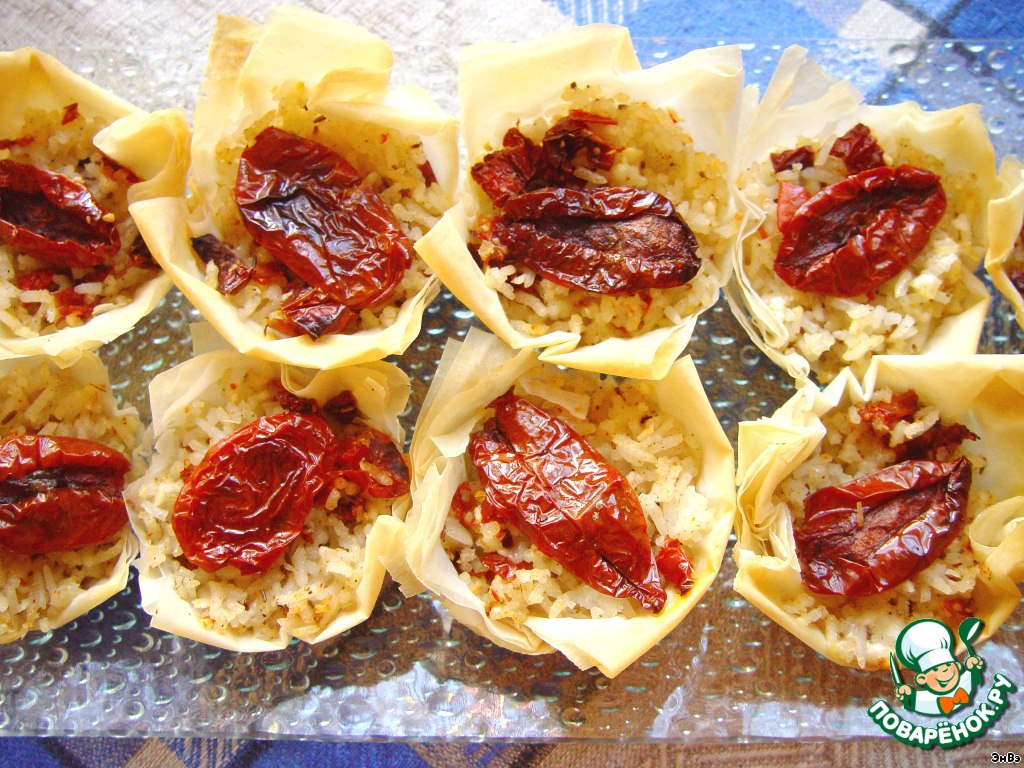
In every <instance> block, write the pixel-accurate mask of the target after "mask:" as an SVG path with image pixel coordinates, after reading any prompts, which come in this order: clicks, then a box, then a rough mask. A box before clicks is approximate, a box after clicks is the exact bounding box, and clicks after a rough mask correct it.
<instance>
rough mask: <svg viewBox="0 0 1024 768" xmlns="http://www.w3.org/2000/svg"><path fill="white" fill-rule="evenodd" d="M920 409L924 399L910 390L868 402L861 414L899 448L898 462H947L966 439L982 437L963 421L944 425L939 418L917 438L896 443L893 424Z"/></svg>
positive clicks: (880, 433)
mask: <svg viewBox="0 0 1024 768" xmlns="http://www.w3.org/2000/svg"><path fill="white" fill-rule="evenodd" d="M920 408H921V400H920V398H919V397H918V396H917V393H916V392H915V391H914V390H912V389H908V390H906V391H904V392H897V393H894V394H893V395H892V396H891V397H890V398H889V399H888V400H884V401H876V402H873V403H868V404H866V405H864V406H862V407H861V408H860V409H859V410H858V413H859V414H860V417H861V419H862V420H863V421H864V422H865V423H866V424H868V425H869V426H870V427H871V428H872V430H873V431H874V432H875V433H876V434H877V435H879V436H881V437H884V438H886V445H888V446H889V447H890V448H892V449H893V450H894V451H895V453H896V460H897V461H907V460H911V459H915V460H917V459H929V460H932V461H946V460H949V459H951V458H952V456H953V453H954V452H955V451H956V450H957V449H958V448H959V447H960V444H961V443H962V442H963V441H964V440H977V439H978V436H977V435H976V434H974V433H973V432H971V430H969V429H968V428H967V427H965V426H964V425H963V424H943V423H942V422H941V421H937V422H935V423H934V424H933V425H932V426H931V427H929V428H928V429H926V430H925V431H924V432H922V433H921V434H920V435H918V436H917V437H914V438H911V439H910V440H905V441H903V442H900V443H896V444H895V445H893V443H892V430H893V427H895V426H896V424H898V423H899V422H902V421H908V422H909V421H910V420H911V419H912V418H913V417H914V414H915V413H917V411H918V410H920Z"/></svg>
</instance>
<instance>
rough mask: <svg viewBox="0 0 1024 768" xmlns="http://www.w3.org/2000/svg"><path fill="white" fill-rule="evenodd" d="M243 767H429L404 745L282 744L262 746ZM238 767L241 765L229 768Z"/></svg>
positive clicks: (293, 742) (287, 742)
mask: <svg viewBox="0 0 1024 768" xmlns="http://www.w3.org/2000/svg"><path fill="white" fill-rule="evenodd" d="M243 765H244V766H245V768H306V766H310V765H315V766H318V768H430V766H429V765H428V764H427V763H425V762H424V761H423V760H422V759H421V758H420V756H419V755H417V754H416V752H415V751H414V750H413V749H412V747H410V746H406V745H404V744H378V743H365V744H363V743H357V744H328V743H323V742H300V741H286V742H275V743H273V744H268V745H266V746H265V747H264V749H263V751H262V752H260V754H259V755H258V756H257V757H255V758H254V759H252V760H251V761H246V762H244V763H243ZM232 768H242V765H238V766H232Z"/></svg>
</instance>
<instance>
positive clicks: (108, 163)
mask: <svg viewBox="0 0 1024 768" xmlns="http://www.w3.org/2000/svg"><path fill="white" fill-rule="evenodd" d="M100 169H101V170H102V171H103V174H104V175H105V176H107V177H108V178H111V179H114V180H115V181H118V182H120V183H122V184H138V183H139V182H140V181H142V177H141V176H139V175H138V174H137V173H135V171H133V170H132V169H131V168H129V167H128V166H125V165H121V164H120V163H119V162H117V160H115V159H114V158H112V157H110V155H104V154H102V153H101V154H100Z"/></svg>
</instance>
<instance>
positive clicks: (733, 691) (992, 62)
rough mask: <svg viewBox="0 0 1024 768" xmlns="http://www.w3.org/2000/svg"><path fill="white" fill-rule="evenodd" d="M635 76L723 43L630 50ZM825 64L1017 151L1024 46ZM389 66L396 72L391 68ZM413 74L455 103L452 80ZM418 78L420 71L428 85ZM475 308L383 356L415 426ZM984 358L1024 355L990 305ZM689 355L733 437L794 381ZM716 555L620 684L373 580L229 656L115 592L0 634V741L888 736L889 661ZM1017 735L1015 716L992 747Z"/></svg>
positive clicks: (855, 52) (130, 356)
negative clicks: (789, 628) (329, 610)
mask: <svg viewBox="0 0 1024 768" xmlns="http://www.w3.org/2000/svg"><path fill="white" fill-rule="evenodd" d="M636 43H637V46H638V51H639V53H640V56H641V59H642V60H643V61H644V63H645V65H647V66H649V65H652V64H655V63H657V62H659V61H663V60H665V59H668V58H672V57H674V56H678V55H680V54H682V53H685V52H686V51H688V50H691V49H693V48H697V47H701V46H704V45H714V44H716V41H695V40H679V39H671V40H668V39H661V40H659V39H646V40H643V39H642V40H637V41H636ZM803 44H805V45H806V46H807V47H809V48H810V49H811V52H812V55H813V56H814V57H815V58H816V59H817V60H818V61H819V62H820V63H821V64H823V65H824V66H825V68H826V69H828V70H829V71H830V72H831V73H833V74H834V75H836V76H838V77H845V78H848V79H851V80H852V81H853V82H854V83H856V84H857V86H858V87H860V88H861V89H862V90H863V91H864V93H865V94H866V95H867V97H868V100H869V101H871V102H873V103H886V102H896V101H902V100H905V99H915V100H918V101H920V102H922V103H923V104H924V105H925V106H927V107H930V108H939V107H947V106H953V105H955V104H958V103H962V102H964V101H975V102H979V103H981V104H982V106H983V108H984V113H985V117H986V120H987V122H988V126H989V129H990V131H991V133H992V137H993V140H994V142H995V143H996V147H997V151H998V153H999V154H1000V155H1002V154H1003V153H1005V152H1008V151H1012V150H1013V149H1014V148H1016V151H1017V152H1020V148H1021V147H1022V146H1024V142H1022V136H1024V119H1022V118H1024V89H1022V86H1024V64H1022V53H1024V42H1022V41H1013V42H992V41H989V42H980V43H967V42H962V41H941V42H906V41H900V42H841V41H835V40H830V41H804V43H803ZM784 47H785V45H784V44H783V43H777V44H776V43H772V42H758V43H756V44H750V45H746V46H744V49H745V50H744V56H745V63H746V67H747V79H748V82H753V83H756V84H758V85H761V86H762V87H763V86H764V84H765V83H766V82H767V79H768V77H769V76H770V75H771V72H772V71H773V69H774V67H775V63H776V61H777V59H778V56H779V54H780V53H781V51H782V50H783V48H784ZM64 59H65V61H66V62H67V63H68V64H69V65H70V66H72V67H73V68H74V69H76V70H77V71H79V72H81V73H83V74H85V75H86V76H88V77H91V78H92V79H94V80H95V81H97V82H98V83H100V84H101V85H104V86H106V87H109V88H111V89H113V90H114V91H116V92H118V93H120V94H121V95H123V96H125V97H127V98H130V99H133V100H134V101H135V102H136V103H138V104H139V105H141V106H144V107H149V108H154V107H159V106H166V105H168V104H184V105H186V106H190V105H191V103H192V101H193V98H194V92H195V88H196V86H197V83H198V81H199V77H200V74H201V67H202V64H201V62H197V61H194V60H182V59H175V58H173V57H171V56H165V57H164V58H159V57H158V54H153V53H151V52H150V53H147V54H146V56H145V57H144V56H142V55H140V54H138V53H133V52H132V51H130V50H129V51H123V52H113V51H97V50H73V51H71V52H70V53H69V54H68V55H66V56H64ZM401 77H402V75H399V78H400V79H401ZM431 77H432V78H433V79H431V80H430V82H428V83H426V85H427V87H428V88H430V89H431V90H432V91H433V92H434V93H435V95H437V96H438V97H439V98H440V99H441V100H442V101H447V105H448V106H449V108H453V106H454V96H453V94H454V75H453V73H452V72H451V71H443V70H435V71H434V73H433V75H432V76H431ZM428 79H429V78H428ZM199 319H200V318H199V315H198V313H197V312H196V311H195V310H194V309H193V308H192V307H191V306H189V304H188V303H187V302H186V301H185V300H184V299H183V298H182V296H181V294H179V293H178V292H176V291H174V292H172V293H171V294H170V295H169V296H168V298H167V299H166V300H165V301H164V302H163V304H162V305H161V306H160V307H159V308H158V310H157V311H156V312H155V313H154V314H152V315H151V316H150V317H148V318H147V319H146V320H145V321H143V322H142V323H140V324H139V326H138V327H137V328H136V329H135V331H134V332H132V333H130V334H128V335H126V336H124V337H122V338H121V339H119V340H118V341H116V342H115V343H112V344H109V345H107V346H106V347H105V348H104V349H103V350H102V355H103V358H104V360H105V361H106V363H107V365H108V366H109V367H110V370H111V377H112V381H113V383H114V388H115V391H116V393H117V395H118V397H119V398H120V399H121V400H122V401H123V402H125V403H131V404H134V405H135V406H136V407H138V409H139V411H140V413H142V414H147V413H148V405H147V401H146V385H147V383H148V381H149V379H150V378H151V377H152V376H153V375H155V374H156V373H158V372H159V371H162V370H165V369H166V368H169V367H170V366H172V365H174V364H176V363H179V362H181V361H183V360H185V359H187V358H188V357H189V354H190V345H189V333H188V324H189V323H190V322H193V321H197V320H199ZM473 323H474V319H473V316H472V314H471V313H470V312H469V311H468V310H466V309H465V308H464V307H463V306H462V305H461V304H459V303H458V302H457V301H455V300H454V299H453V298H452V297H451V295H450V294H448V293H447V292H444V293H442V296H441V298H440V299H439V300H438V301H436V302H435V303H434V304H433V306H431V307H430V308H429V309H428V310H427V314H426V317H425V318H424V324H423V332H422V333H421V334H420V336H419V338H418V339H417V340H416V341H415V343H414V344H413V345H412V347H411V348H410V350H409V352H408V353H407V354H406V355H405V356H404V357H403V358H402V359H401V360H396V361H395V362H397V363H398V364H399V365H401V366H402V368H404V369H405V370H406V371H407V372H408V373H409V374H410V376H412V377H413V378H414V380H415V386H414V393H413V405H412V407H411V408H410V409H409V411H408V413H406V414H405V416H404V418H405V423H406V426H407V427H411V426H412V424H413V422H414V420H415V417H416V411H417V408H418V404H419V403H420V402H421V401H422V398H423V395H424V393H425V392H426V388H427V386H428V385H429V382H430V377H431V374H432V372H433V370H434V367H435V365H436V362H437V359H438V357H439V355H440V351H441V348H442V346H443V344H444V341H445V340H446V339H447V338H448V337H449V336H457V337H461V336H463V335H464V334H465V332H466V330H467V329H468V328H469V327H470V325H472V324H473ZM981 349H982V351H985V352H1008V351H1018V352H1019V351H1021V350H1024V339H1022V334H1021V332H1020V330H1019V329H1018V328H1017V327H1016V325H1015V323H1014V321H1013V316H1012V313H1011V311H1010V309H1009V307H1008V305H1007V303H1006V302H1004V301H1003V300H1002V299H1001V298H1000V297H998V296H997V297H996V298H995V300H994V301H993V308H992V311H991V313H990V316H989V318H988V322H987V323H986V326H985V334H984V341H983V344H982V348H981ZM689 353H690V354H692V355H693V357H694V359H695V361H696V364H697V366H698V369H699V370H700V371H701V374H702V376H703V378H704V384H705V387H706V388H707V390H708V392H709V397H710V400H711V402H712V404H713V405H714V407H715V409H716V411H717V412H718V414H719V417H720V418H721V420H722V422H723V425H724V426H725V429H726V431H727V432H728V434H729V435H730V437H731V438H732V439H733V440H735V436H736V427H737V423H738V422H739V421H741V420H743V419H753V418H757V417H758V416H762V415H766V414H769V413H771V412H772V411H773V410H774V409H775V408H776V407H777V406H778V405H780V404H781V403H782V402H784V401H785V400H786V399H787V398H788V397H789V396H790V394H791V393H792V391H793V387H792V384H791V383H790V382H789V381H788V380H787V377H786V376H785V375H784V374H783V373H782V372H780V371H779V370H778V369H776V368H775V367H774V366H773V365H772V364H771V363H769V362H768V361H767V360H766V359H765V358H764V357H763V355H761V353H760V352H759V351H758V350H757V349H756V348H755V347H754V346H753V345H752V344H750V343H749V342H748V341H747V339H746V337H745V335H744V333H743V331H742V329H741V328H740V327H739V326H738V325H737V324H736V322H735V321H734V320H733V318H732V315H731V314H730V313H729V311H728V309H727V308H726V305H725V302H724V300H723V301H720V302H719V303H718V305H716V306H715V307H714V308H713V309H712V310H710V311H709V312H707V313H706V314H705V315H704V317H703V318H702V319H701V320H700V323H699V329H698V331H697V333H696V334H695V337H694V341H693V343H692V344H691V347H690V349H689ZM734 574H735V568H734V567H733V565H732V562H731V560H730V559H729V558H726V562H725V564H724V566H723V568H722V571H721V573H720V575H719V578H718V579H717V581H716V582H715V585H714V586H713V587H712V589H711V590H710V591H709V592H708V593H707V595H706V596H705V598H704V600H703V601H702V602H701V603H700V605H699V606H698V607H697V608H696V609H695V610H694V611H693V613H692V614H691V615H690V616H689V617H688V618H687V619H686V620H685V621H684V622H683V624H682V626H680V627H679V628H678V629H677V630H676V631H675V632H673V633H672V634H671V635H669V636H668V637H667V638H665V640H663V641H662V642H661V643H660V644H659V645H658V646H657V647H655V648H654V649H652V650H651V651H650V652H649V653H648V654H647V655H646V656H644V657H643V658H642V659H641V660H640V661H638V662H636V663H635V664H634V665H633V666H632V667H630V668H629V669H628V670H626V671H625V672H624V673H622V674H621V675H620V676H619V677H617V678H615V679H614V680H609V679H607V678H605V677H604V676H602V675H601V674H599V673H597V672H594V671H589V672H581V671H579V670H577V669H576V668H575V667H574V666H573V665H572V664H571V663H570V662H568V661H567V660H566V659H564V658H563V657H561V656H560V655H557V654H550V655H546V656H520V655H516V654H513V653H510V652H507V651H504V650H501V649H499V648H497V647H495V646H494V645H492V644H491V643H489V642H487V641H485V640H482V639H480V638H479V637H477V636H476V635H474V634H473V633H472V632H470V631H468V630H466V629H465V628H463V627H462V626H460V625H458V624H453V625H451V626H449V622H448V621H447V619H446V617H445V616H444V614H443V612H442V611H441V610H440V609H439V607H438V606H437V604H436V603H435V602H434V601H432V600H431V599H429V598H426V597H415V598H403V597H402V596H401V594H400V593H399V592H398V590H397V589H396V588H395V587H394V585H389V586H386V587H385V589H384V591H383V593H382V595H381V598H380V602H379V604H378V606H377V609H376V610H375V612H374V613H373V615H372V616H371V618H370V619H369V620H368V621H367V622H366V623H364V624H362V625H361V626H359V627H356V628H354V629H352V630H350V631H349V632H347V633H345V634H344V635H342V636H341V637H340V638H338V639H336V640H333V641H330V642H327V643H324V644H321V645H317V646H308V645H305V644H302V643H298V642H296V643H293V644H292V645H291V646H290V647H289V648H287V649H286V650H283V651H279V652H273V653H266V654H236V653H230V652H226V651H221V650H218V649H216V648H211V647H207V646H204V645H201V644H199V643H196V642H193V641H190V640H184V639H182V638H179V637H174V636H171V635H167V634H165V633H163V632H160V631H157V630H153V629H150V627H149V623H148V620H147V617H146V615H145V614H144V613H143V611H142V610H141V609H140V608H139V599H138V590H137V587H136V585H135V582H134V579H133V581H132V583H131V584H130V585H129V586H128V588H127V589H125V590H124V591H123V592H122V593H121V594H120V595H118V596H117V597H116V598H114V599H113V600H110V601H109V602H107V603H106V604H104V605H102V606H100V607H99V608H97V609H95V610H93V611H92V612H90V613H89V614H87V615H85V616H83V617H81V618H80V619H78V620H76V621H74V622H72V623H70V624H68V625H67V626H65V627H62V628H61V629H59V630H57V631H54V632H49V633H45V634H41V633H33V634H32V635H31V636H30V637H28V638H26V639H25V640H23V641H21V642H17V643H11V644H8V645H4V646H0V681H2V682H0V733H8V734H19V735H27V734H47V735H66V734H105V735H111V734H116V735H126V736H127V735H148V736H189V735H201V736H236V737H237V736H247V737H261V738H277V737H315V738H320V739H364V738H366V739H369V738H385V737H387V738H395V737H398V738H408V739H416V740H422V739H425V738H453V737H455V738H467V739H492V738H500V739H522V738H529V739H534V740H557V739H567V738H572V739H580V738H582V739H594V740H628V741H634V740H684V741H706V740H754V739H759V738H773V739H775V738H790V739H809V738H813V739H840V738H851V737H883V734H882V732H881V731H880V730H879V729H878V728H877V727H876V726H875V725H874V724H873V723H872V722H871V720H870V719H869V718H868V716H867V715H866V709H867V707H868V706H869V704H870V702H871V701H872V700H874V699H875V698H884V699H886V700H890V699H891V697H892V683H891V681H890V679H889V676H888V674H887V673H885V672H870V673H868V672H860V671H855V670H849V669H845V668H841V667H837V666H835V665H833V664H832V663H830V662H828V661H826V660H824V659H822V658H821V657H819V656H818V655H816V654H815V653H814V652H812V651H811V650H809V649H808V648H807V647H805V646H804V645H803V644H802V643H799V642H798V641H796V640H794V639H793V638H792V637H791V636H790V635H788V634H787V633H786V632H785V631H784V630H782V629H781V628H779V627H778V626H777V625H776V624H774V623H773V622H772V621H770V620H769V619H767V618H766V617H764V616H763V615H762V614H760V613H759V612H758V611H757V610H756V609H754V608H753V607H751V606H750V605H749V604H747V603H746V602H745V601H744V600H742V599H741V598H739V597H738V596H737V595H735V594H734V593H733V592H732V591H731V589H730V584H731V582H732V578H733V576H734ZM1022 622H1024V611H1021V610H1020V609H1018V611H1017V612H1016V613H1015V614H1014V615H1013V616H1012V617H1011V618H1010V620H1009V621H1008V622H1007V623H1006V624H1005V625H1004V627H1003V628H1002V630H1001V631H1000V632H999V633H998V634H997V635H996V637H995V638H994V639H993V640H992V641H991V642H989V643H987V644H986V645H985V646H984V656H985V659H986V661H987V662H988V664H989V668H991V669H996V670H1001V671H1003V672H1004V673H1005V674H1006V675H1007V676H1008V677H1009V678H1010V679H1011V680H1015V681H1018V682H1020V681H1024V672H1022V668H1021V661H1020V660H1021V659H1024V625H1022ZM1021 736H1024V711H1022V709H1021V708H1020V707H1011V708H1010V709H1009V710H1008V711H1007V712H1006V714H1005V715H1004V716H1003V718H1002V719H1001V720H1000V721H998V722H997V723H996V725H995V726H993V727H992V729H991V730H990V731H989V734H988V738H990V739H992V738H995V739H998V738H1009V737H1021Z"/></svg>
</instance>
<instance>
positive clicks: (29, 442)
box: [0, 435, 131, 555]
mask: <svg viewBox="0 0 1024 768" xmlns="http://www.w3.org/2000/svg"><path fill="white" fill-rule="evenodd" d="M130 467H131V464H130V462H129V461H128V459H126V458H125V457H124V456H123V455H122V454H120V453H119V452H117V451H115V450H114V449H113V448H108V447H107V446H105V445H102V444H101V443H97V442H94V441H92V440H83V439H80V438H76V437H59V436H56V435H38V436H37V435H15V436H13V437H8V438H6V439H4V440H3V441H0V549H5V550H7V551H9V552H17V553H19V554H25V555H34V554H39V553H44V552H63V551H66V550H72V549H78V548H80V547H86V546H90V545H93V544H100V543H102V542H104V541H106V540H108V539H110V538H111V537H112V536H114V535H115V534H116V533H117V532H118V531H120V530H121V529H122V528H123V527H124V524H125V523H126V522H127V521H128V513H127V511H126V510H125V506H124V499H123V498H122V496H121V491H122V490H123V488H124V475H125V473H126V472H128V470H129V469H130Z"/></svg>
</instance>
